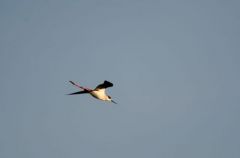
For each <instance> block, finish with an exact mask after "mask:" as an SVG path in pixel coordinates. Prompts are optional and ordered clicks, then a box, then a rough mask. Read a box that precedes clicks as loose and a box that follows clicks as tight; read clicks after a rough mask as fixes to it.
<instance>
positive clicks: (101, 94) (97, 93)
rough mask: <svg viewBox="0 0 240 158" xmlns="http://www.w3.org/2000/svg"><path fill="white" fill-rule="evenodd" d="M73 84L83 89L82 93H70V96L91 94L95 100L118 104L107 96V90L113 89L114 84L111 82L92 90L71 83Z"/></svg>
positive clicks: (105, 82)
mask: <svg viewBox="0 0 240 158" xmlns="http://www.w3.org/2000/svg"><path fill="white" fill-rule="evenodd" d="M69 82H70V83H71V84H73V85H74V86H76V87H78V88H80V89H82V91H78V92H74V93H70V94H68V95H75V94H85V93H88V94H91V95H92V96H93V97H94V98H97V99H99V100H103V101H110V102H113V103H115V104H117V103H116V102H115V101H113V100H112V98H111V97H110V96H109V95H107V94H106V91H105V90H106V88H108V87H112V86H113V84H112V83H111V82H109V81H104V82H103V83H102V84H99V85H98V86H97V87H96V88H95V89H90V88H86V87H82V86H80V85H78V84H76V83H74V82H73V81H69Z"/></svg>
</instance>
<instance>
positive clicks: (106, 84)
mask: <svg viewBox="0 0 240 158" xmlns="http://www.w3.org/2000/svg"><path fill="white" fill-rule="evenodd" d="M112 86H113V84H112V83H111V82H109V81H104V82H103V83H102V84H100V85H98V86H97V87H96V88H95V90H100V89H106V88H108V87H112Z"/></svg>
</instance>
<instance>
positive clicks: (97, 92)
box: [90, 89, 110, 101]
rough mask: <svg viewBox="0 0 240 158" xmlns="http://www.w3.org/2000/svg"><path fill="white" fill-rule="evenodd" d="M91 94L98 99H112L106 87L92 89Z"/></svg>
mask: <svg viewBox="0 0 240 158" xmlns="http://www.w3.org/2000/svg"><path fill="white" fill-rule="evenodd" d="M90 94H91V95H92V96H93V97H95V98H97V99H100V100H104V101H110V99H109V98H108V96H107V95H106V93H105V89H99V90H94V91H91V92H90Z"/></svg>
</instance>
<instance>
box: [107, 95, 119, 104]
mask: <svg viewBox="0 0 240 158" xmlns="http://www.w3.org/2000/svg"><path fill="white" fill-rule="evenodd" d="M108 101H110V102H113V103H114V104H117V103H116V102H115V101H113V100H112V97H111V96H109V95H108Z"/></svg>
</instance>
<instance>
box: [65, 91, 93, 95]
mask: <svg viewBox="0 0 240 158" xmlns="http://www.w3.org/2000/svg"><path fill="white" fill-rule="evenodd" d="M84 93H89V92H88V91H79V92H75V93H70V94H68V95H75V94H84Z"/></svg>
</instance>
